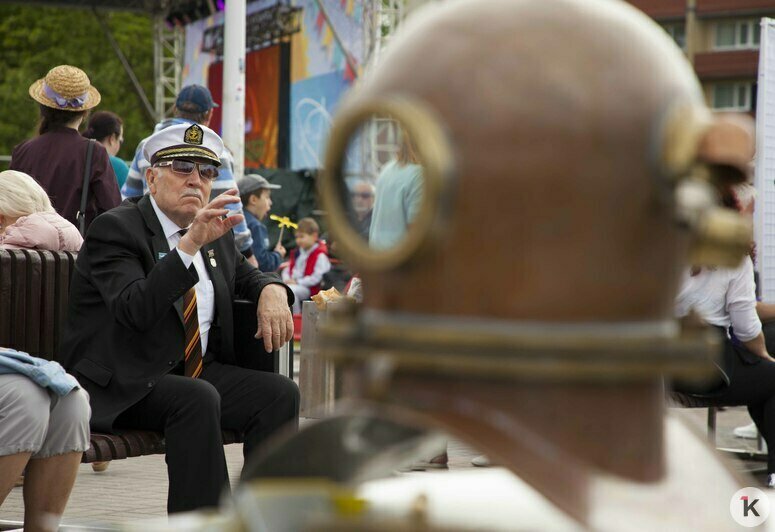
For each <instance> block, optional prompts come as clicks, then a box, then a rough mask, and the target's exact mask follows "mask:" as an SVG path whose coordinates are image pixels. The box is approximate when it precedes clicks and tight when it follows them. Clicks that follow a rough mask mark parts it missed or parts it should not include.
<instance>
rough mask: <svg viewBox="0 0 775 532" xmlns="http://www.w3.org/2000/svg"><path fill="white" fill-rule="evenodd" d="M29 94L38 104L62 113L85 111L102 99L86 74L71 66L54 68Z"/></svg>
mask: <svg viewBox="0 0 775 532" xmlns="http://www.w3.org/2000/svg"><path fill="white" fill-rule="evenodd" d="M29 92H30V96H31V97H32V99H33V100H35V101H36V102H38V103H41V104H43V105H45V106H46V107H51V108H53V109H60V110H62V111H85V110H87V109H91V108H92V107H96V106H97V105H98V104H99V103H100V100H101V99H102V96H100V93H99V92H98V91H97V89H95V88H94V87H92V85H91V82H90V81H89V76H87V75H86V72H84V71H83V70H81V69H80V68H77V67H74V66H70V65H59V66H57V67H54V68H52V69H51V70H49V71H48V74H46V77H45V78H43V79H39V80H38V81H36V82H35V83H33V84H32V85H30V91H29Z"/></svg>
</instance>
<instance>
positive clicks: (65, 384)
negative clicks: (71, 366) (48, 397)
mask: <svg viewBox="0 0 775 532" xmlns="http://www.w3.org/2000/svg"><path fill="white" fill-rule="evenodd" d="M9 373H16V374H19V375H24V376H26V377H28V378H30V379H31V380H32V381H34V382H35V383H36V384H38V385H39V386H42V387H44V388H49V389H51V391H53V392H54V393H56V394H57V395H60V396H65V395H67V394H68V393H70V392H71V391H72V390H73V389H74V388H78V381H77V380H75V377H73V376H72V375H69V374H67V373H66V372H65V370H64V368H63V367H62V366H60V365H59V363H58V362H54V361H53V360H44V359H42V358H37V357H34V356H31V355H29V354H27V353H24V352H22V351H16V350H15V349H10V348H7V347H0V375H4V374H9Z"/></svg>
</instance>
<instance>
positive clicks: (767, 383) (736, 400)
mask: <svg viewBox="0 0 775 532" xmlns="http://www.w3.org/2000/svg"><path fill="white" fill-rule="evenodd" d="M722 362H723V367H724V371H725V372H726V373H727V376H728V377H729V384H728V385H721V386H720V387H717V388H716V389H715V390H712V391H708V392H706V393H705V394H703V395H704V398H705V399H707V400H708V401H709V402H711V403H713V404H714V405H715V406H747V407H748V413H749V414H750V415H751V419H753V422H754V423H756V427H757V428H758V429H759V432H760V433H761V435H762V437H763V438H764V440H765V441H766V442H767V452H768V456H767V472H768V473H775V362H770V361H768V360H763V359H761V358H759V357H757V356H756V355H754V354H753V353H751V352H750V351H748V350H747V349H745V347H742V346H735V345H733V344H732V342H731V341H730V340H729V339H727V338H724V353H723V355H722ZM675 388H676V389H677V390H678V391H687V390H682V389H681V386H676V387H675Z"/></svg>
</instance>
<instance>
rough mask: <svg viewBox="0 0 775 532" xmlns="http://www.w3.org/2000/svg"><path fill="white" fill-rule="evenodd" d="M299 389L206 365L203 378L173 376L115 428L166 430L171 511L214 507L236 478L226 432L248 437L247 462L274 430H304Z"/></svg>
mask: <svg viewBox="0 0 775 532" xmlns="http://www.w3.org/2000/svg"><path fill="white" fill-rule="evenodd" d="M298 420H299V389H298V387H297V386H296V383H294V382H293V381H292V380H290V379H288V378H287V377H284V376H282V375H278V374H276V373H268V372H263V371H254V370H249V369H244V368H240V367H237V366H231V365H227V364H221V363H220V362H217V361H208V362H205V365H204V368H203V370H202V374H201V376H200V377H199V378H198V379H192V378H189V377H184V376H182V375H175V374H168V375H166V376H164V377H162V378H161V379H160V380H159V382H158V383H157V385H156V386H155V387H154V388H153V390H152V391H151V393H149V394H148V395H147V396H145V397H144V398H143V399H142V400H141V401H140V402H138V403H137V404H135V405H133V406H132V407H130V408H129V409H128V410H126V411H125V412H123V413H122V414H121V415H120V416H119V417H118V419H117V420H116V422H115V424H114V426H115V427H116V428H131V429H145V430H156V431H159V432H163V433H164V438H165V441H166V447H167V454H166V462H167V474H168V476H169V492H168V496H167V512H168V513H175V512H184V511H190V510H196V509H200V508H206V507H215V506H217V505H218V500H219V497H220V495H221V492H222V490H223V489H224V488H227V489H228V486H229V477H228V471H227V469H226V457H225V455H224V450H223V441H222V438H221V429H222V428H223V429H231V430H237V431H240V432H242V433H243V434H244V438H245V443H244V448H243V454H244V456H245V458H246V459H247V457H248V456H249V455H250V454H251V453H252V452H253V450H255V448H256V447H257V446H258V445H259V444H261V443H262V442H263V441H264V440H265V439H266V438H267V437H268V436H269V435H271V434H272V433H273V432H274V431H275V430H277V429H278V428H280V427H284V426H293V427H296V426H298Z"/></svg>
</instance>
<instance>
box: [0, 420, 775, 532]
mask: <svg viewBox="0 0 775 532" xmlns="http://www.w3.org/2000/svg"><path fill="white" fill-rule="evenodd" d="M677 412H678V414H679V415H681V416H682V417H685V418H686V419H688V420H689V422H690V423H692V424H694V425H696V426H697V427H698V428H699V429H700V430H702V431H704V430H705V419H706V418H705V412H706V411H705V410H680V411H677ZM748 420H749V418H748V416H747V413H746V411H745V409H743V408H734V409H728V410H726V411H724V412H721V413H720V414H719V418H718V424H719V429H718V432H719V441H718V444H719V446H722V447H733V446H734V447H739V446H746V447H747V448H748V449H750V450H755V449H756V443H755V442H754V441H747V440H740V439H737V438H733V437H732V435H731V431H732V428H733V427H735V426H737V425H741V424H746V423H748ZM475 454H476V453H475V451H474V450H472V449H470V448H468V447H466V446H464V445H463V444H461V443H459V442H456V441H454V440H451V441H450V443H449V457H450V468H451V469H462V468H468V467H471V465H470V460H471V458H472V457H473V456H475ZM226 457H227V460H228V465H229V472H230V476H231V479H232V485H234V484H236V482H237V478H238V477H239V472H240V470H241V468H242V446H241V445H229V446H227V447H226ZM735 463H736V464H738V467H740V468H741V469H747V470H749V469H757V468H758V469H761V468H762V467H763V464H762V463H761V462H742V461H735ZM759 477H760V478H761V475H759ZM166 493H167V476H166V466H165V463H164V457H163V456H147V457H141V458H132V459H129V460H117V461H115V462H112V463H111V465H110V467H109V468H108V470H107V471H105V472H103V473H95V472H93V471H92V469H91V466H90V465H82V466H81V470H80V472H79V475H78V480H77V482H76V484H75V488H74V491H73V494H72V496H71V498H70V503H69V505H68V507H67V511H66V512H65V516H64V520H63V524H64V525H85V526H87V527H89V528H94V527H99V528H102V527H105V528H111V527H112V526H115V525H116V524H118V523H122V522H128V521H136V520H139V519H147V518H149V517H161V516H164V515H165V501H166ZM22 518H23V506H22V490H21V488H15V489H14V490H13V491H12V493H11V494H10V495H9V497H8V499H7V500H6V501H5V504H4V505H3V506H2V508H0V521H1V522H6V521H21V520H22ZM0 528H1V527H0Z"/></svg>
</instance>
